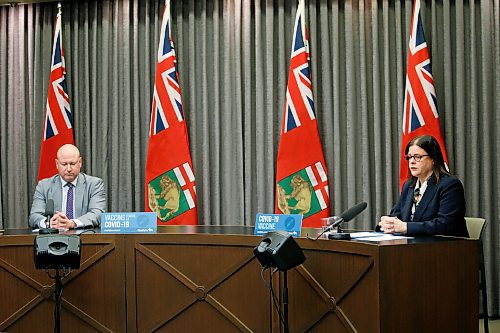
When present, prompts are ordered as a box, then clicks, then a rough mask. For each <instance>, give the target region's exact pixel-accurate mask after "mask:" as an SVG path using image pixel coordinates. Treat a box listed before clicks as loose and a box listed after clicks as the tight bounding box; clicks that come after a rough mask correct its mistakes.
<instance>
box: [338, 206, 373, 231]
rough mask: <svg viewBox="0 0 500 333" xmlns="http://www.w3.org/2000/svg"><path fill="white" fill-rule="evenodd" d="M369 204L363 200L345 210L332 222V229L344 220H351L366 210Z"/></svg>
mask: <svg viewBox="0 0 500 333" xmlns="http://www.w3.org/2000/svg"><path fill="white" fill-rule="evenodd" d="M367 206H368V204H367V203H366V202H364V201H363V202H360V203H359V204H357V205H354V206H352V207H351V208H349V209H348V210H346V211H344V212H343V213H342V214H340V218H339V219H338V220H337V221H335V222H334V223H332V225H331V226H330V230H331V229H333V228H335V227H338V226H339V225H340V224H341V223H342V222H349V221H350V220H352V219H353V218H355V217H356V216H358V215H359V214H361V212H362V211H364V210H365V209H366V207H367Z"/></svg>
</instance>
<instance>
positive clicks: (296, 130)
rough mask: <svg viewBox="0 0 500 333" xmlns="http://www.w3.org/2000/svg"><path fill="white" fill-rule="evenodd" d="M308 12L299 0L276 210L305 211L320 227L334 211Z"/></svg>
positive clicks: (308, 223) (306, 220)
mask: <svg viewBox="0 0 500 333" xmlns="http://www.w3.org/2000/svg"><path fill="white" fill-rule="evenodd" d="M304 12H305V6H304V3H303V1H299V4H298V8H297V16H296V19H295V29H294V33H293V43H292V54H291V59H290V71H289V74H288V87H287V91H286V97H285V108H284V112H283V119H282V125H281V138H280V144H279V149H278V161H277V166H276V180H277V181H276V200H275V201H276V204H275V212H276V213H283V214H302V215H303V218H304V219H303V226H304V227H320V226H321V220H320V218H322V217H328V216H329V215H330V203H329V195H328V177H327V171H326V164H325V158H324V155H323V149H322V147H321V141H320V138H319V133H318V124H317V121H316V115H315V111H314V102H313V91H312V82H311V67H310V64H309V45H308V40H307V33H306V27H305V21H304V20H305V18H304Z"/></svg>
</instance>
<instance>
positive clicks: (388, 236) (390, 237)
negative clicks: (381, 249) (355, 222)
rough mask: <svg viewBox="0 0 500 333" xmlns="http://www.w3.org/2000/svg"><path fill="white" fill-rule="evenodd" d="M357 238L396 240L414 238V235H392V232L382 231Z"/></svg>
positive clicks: (376, 240) (379, 240)
mask: <svg viewBox="0 0 500 333" xmlns="http://www.w3.org/2000/svg"><path fill="white" fill-rule="evenodd" d="M351 238H353V237H352V234H351ZM354 238H356V239H357V240H361V241H372V242H381V241H386V240H395V239H409V238H413V237H407V236H400V235H397V236H396V235H392V234H380V233H377V235H375V236H372V235H370V236H368V237H359V238H358V237H354Z"/></svg>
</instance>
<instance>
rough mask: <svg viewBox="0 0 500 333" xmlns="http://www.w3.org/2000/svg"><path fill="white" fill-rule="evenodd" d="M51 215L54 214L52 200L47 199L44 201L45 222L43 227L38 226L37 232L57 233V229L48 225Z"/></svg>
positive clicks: (42, 233)
mask: <svg viewBox="0 0 500 333" xmlns="http://www.w3.org/2000/svg"><path fill="white" fill-rule="evenodd" d="M53 215H54V200H52V199H47V202H46V203H45V214H44V216H45V217H46V218H47V220H46V222H45V228H40V229H39V230H38V233H39V234H40V235H46V234H58V233H59V230H58V229H56V228H51V227H50V219H51V218H52V216H53Z"/></svg>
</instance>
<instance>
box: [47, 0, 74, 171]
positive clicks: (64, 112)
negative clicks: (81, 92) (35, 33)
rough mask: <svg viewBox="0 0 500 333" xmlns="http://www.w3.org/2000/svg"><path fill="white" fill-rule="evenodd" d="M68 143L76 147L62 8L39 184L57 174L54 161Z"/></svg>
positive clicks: (53, 61) (52, 68) (56, 35)
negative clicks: (64, 50)
mask: <svg viewBox="0 0 500 333" xmlns="http://www.w3.org/2000/svg"><path fill="white" fill-rule="evenodd" d="M67 143H71V144H74V143H75V139H74V136H73V115H72V113H71V108H70V105H69V96H68V89H67V88H66V67H65V65H64V52H63V47H62V29H61V7H60V5H59V10H58V13H57V16H56V27H55V30H54V41H53V43H52V58H51V62H50V79H49V91H48V93H47V105H46V107H45V116H44V122H43V133H42V145H41V148H40V163H39V166H38V180H40V179H43V178H47V177H51V176H53V175H55V174H57V169H56V163H55V159H56V156H57V151H58V150H59V148H60V147H61V146H62V145H64V144H67Z"/></svg>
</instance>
